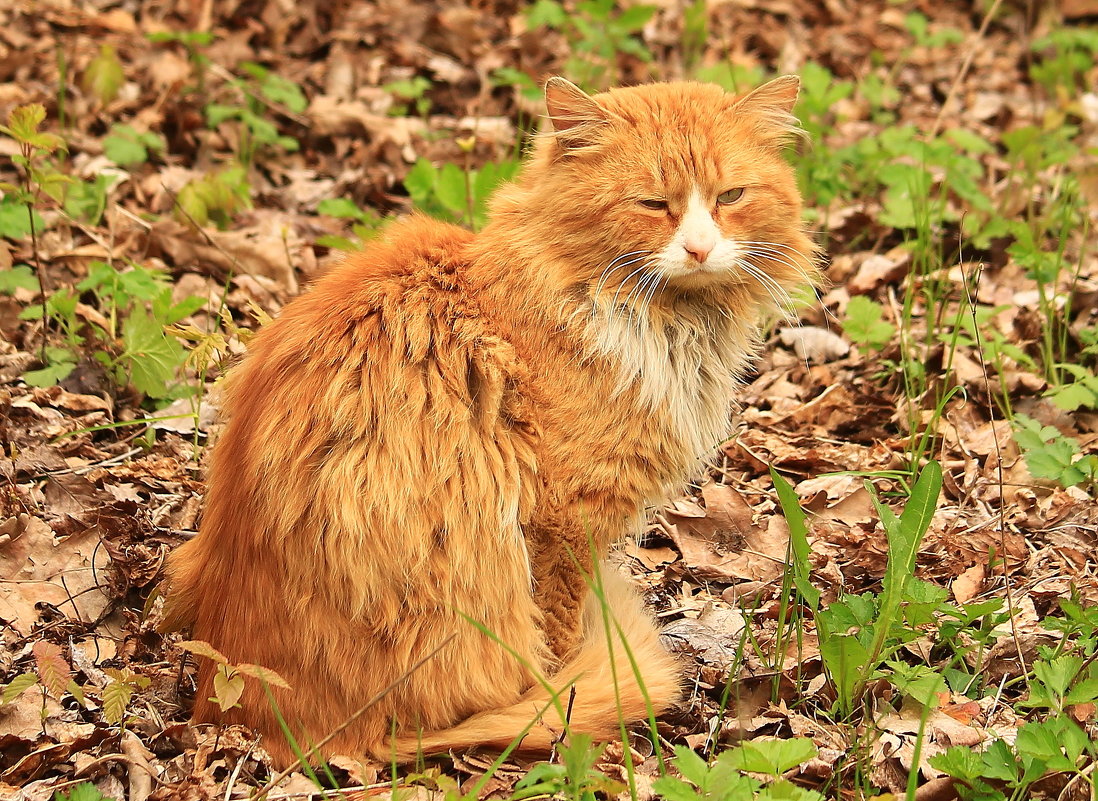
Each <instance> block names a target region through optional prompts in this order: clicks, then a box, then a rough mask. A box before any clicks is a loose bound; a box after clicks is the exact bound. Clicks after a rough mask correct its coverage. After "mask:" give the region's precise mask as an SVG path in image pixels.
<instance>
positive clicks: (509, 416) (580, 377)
mask: <svg viewBox="0 0 1098 801" xmlns="http://www.w3.org/2000/svg"><path fill="white" fill-rule="evenodd" d="M797 90H798V81H797V79H796V78H793V77H785V78H779V79H777V80H775V81H772V82H770V83H768V84H766V85H765V86H763V87H761V88H759V89H757V90H755V91H754V92H751V93H750V94H748V95H746V96H742V97H735V96H731V95H728V94H726V93H725V92H724V91H722V90H721V89H719V88H717V87H715V86H710V85H704V84H695V83H667V84H654V85H649V86H641V87H635V88H629V89H616V90H612V91H610V92H607V93H605V94H599V95H595V96H588V95H586V94H584V93H583V92H582V91H580V90H579V89H578V88H576V87H575V86H573V85H572V84H570V83H568V82H567V81H564V80H561V79H556V78H555V79H552V80H550V81H549V83H548V84H547V86H546V102H547V106H548V111H549V118H550V121H551V124H552V129H553V130H552V132H551V134H549V135H546V136H544V137H541V138H539V140H538V141H537V143H536V145H535V147H534V152H533V155H532V158H531V159H530V161H529V163H528V164H526V166H525V168H524V170H523V172H522V175H521V177H520V178H519V180H518V181H517V182H516V183H515V184H514V185H511V186H507V187H506V188H504V189H502V190H501V191H500V192H499V193H498V195H497V196H496V198H495V199H494V201H493V203H492V206H491V215H490V220H491V221H490V223H489V224H488V225H487V226H486V227H485V228H484V230H483V231H482V232H480V233H479V234H476V235H474V234H472V233H469V232H468V231H465V230H463V229H460V228H457V227H455V226H452V225H446V224H443V223H440V222H436V221H433V220H428V219H424V218H422V217H414V218H412V219H410V220H408V221H405V222H403V223H400V224H398V225H394V226H392V227H391V228H389V229H388V230H387V231H386V236H385V238H384V241H381V242H379V243H377V244H373V245H371V246H370V247H369V248H367V249H366V250H365V251H364V252H362V253H360V254H356V255H353V256H350V257H348V258H347V260H346V261H345V262H344V263H343V264H342V265H341V266H339V267H337V268H335V269H333V270H332V271H330V272H329V273H328V274H326V275H325V276H324V277H322V278H321V279H319V280H318V281H317V282H316V284H315V286H313V287H312V289H310V290H309V291H308V292H306V293H305V294H304V295H302V296H301V297H299V298H297V299H296V300H295V301H293V302H292V303H290V304H288V305H287V306H286V308H285V310H284V311H283V312H282V314H281V316H280V317H279V318H278V319H277V320H276V321H274V322H273V323H271V324H270V325H268V326H266V327H265V328H264V329H263V330H262V331H261V332H260V333H259V335H258V336H257V337H256V338H255V340H254V343H253V345H252V346H251V349H250V353H249V355H248V356H247V358H246V359H245V361H244V363H243V364H242V365H241V366H240V367H239V368H238V369H237V370H236V371H235V374H234V375H232V376H231V378H230V380H229V383H228V388H227V390H226V401H225V411H226V412H227V413H228V415H229V423H228V425H227V427H226V429H225V431H224V433H223V434H222V436H221V439H220V441H219V442H218V443H217V445H216V447H215V448H214V453H213V457H212V462H211V465H210V470H209V484H208V494H207V496H206V510H205V516H204V518H203V521H202V526H201V533H200V534H199V536H198V537H197V538H195V539H194V540H193V541H191V542H189V543H187V544H185V545H183V546H182V547H181V548H179V549H178V550H177V551H176V552H175V554H174V555H173V557H172V559H171V562H170V564H169V579H170V596H169V610H168V624H169V625H175V626H189V627H190V628H191V630H192V633H193V637H194V638H195V639H198V640H204V641H206V642H209V643H211V644H212V645H214V646H215V647H216V648H218V649H219V650H221V651H222V652H223V653H224V654H225V655H226V656H227V657H228V658H229V660H230V661H231V662H234V663H241V662H248V663H255V664H259V665H263V666H266V667H269V668H273V669H274V670H276V671H278V672H279V673H280V674H281V675H282V676H283V677H285V678H286V679H287V680H288V681H289V682H290V684H291V685H292V688H293V689H292V690H290V691H278V690H276V691H275V697H276V699H277V701H278V704H279V705H280V708H281V711H282V713H283V715H284V716H285V718H286V720H287V721H288V723H289V725H290V727H291V728H292V729H293V731H294V732H295V734H296V735H297V736H298V738H299V740H300V741H301V742H302V743H305V744H307V743H316V742H318V741H320V740H321V738H323V737H324V736H325V735H327V734H328V733H330V732H331V731H332V730H333V729H335V728H336V727H337V726H338V725H339V724H341V723H343V722H344V721H345V720H347V719H348V718H349V717H350V716H351V715H352V713H353V712H354V711H355V710H357V709H358V708H359V707H361V706H362V705H363V704H364V703H365V702H366V701H367V700H369V699H370V698H371V697H373V696H374V695H375V694H377V693H378V692H379V691H380V690H381V689H382V688H384V687H386V686H387V685H389V684H390V683H391V682H394V681H396V680H398V679H400V677H401V676H403V675H404V674H406V673H407V672H408V669H409V667H410V666H412V665H413V664H414V663H416V662H417V660H419V659H421V657H423V656H424V655H425V654H427V653H429V652H430V651H431V650H432V649H434V648H436V647H437V646H439V645H440V644H442V643H447V638H451V637H452V639H451V640H450V641H449V642H448V643H447V644H446V645H445V647H444V648H443V649H442V650H441V651H440V652H439V653H438V654H437V655H436V656H435V657H434V658H432V659H429V660H427V661H426V663H425V664H423V665H422V666H421V667H420V668H419V669H418V670H415V671H414V672H412V673H411V674H410V675H407V676H406V678H404V679H403V681H400V682H399V683H398V684H397V686H396V688H395V689H393V690H392V692H390V693H389V694H388V695H386V696H385V697H384V698H382V699H381V700H380V701H379V702H378V703H377V704H375V705H374V706H373V707H371V708H370V709H368V710H367V711H366V713H365V714H363V715H362V716H361V717H359V718H357V719H356V720H355V721H354V723H353V724H352V725H350V726H348V727H346V728H345V729H344V730H343V731H342V732H341V733H340V734H339V735H338V736H337V737H335V738H333V739H332V740H331V742H329V743H328V744H327V745H326V746H325V747H324V748H323V749H322V750H323V751H324V752H325V753H350V754H365V755H369V756H373V757H377V758H379V759H382V760H388V759H389V758H390V757H392V756H393V755H394V754H395V756H396V758H398V759H408V758H410V757H413V756H415V754H416V753H417V752H418V751H422V752H425V753H429V752H433V751H440V750H445V749H449V748H463V747H466V746H472V745H475V744H487V745H490V746H494V747H503V746H505V745H507V744H508V743H509V742H510V741H511V740H512V739H513V738H515V737H516V736H518V735H519V734H520V733H521V732H522V730H523V728H524V727H526V726H527V725H528V724H529V723H530V722H531V721H533V720H534V719H535V717H536V716H537V714H538V712H539V711H540V710H542V709H544V708H546V707H547V705H548V700H549V698H550V695H549V693H548V692H547V691H546V690H545V688H544V687H543V685H542V684H541V683H539V682H538V681H537V675H539V674H540V675H543V676H547V677H548V681H549V683H550V684H551V685H552V686H554V687H555V688H557V689H558V690H560V689H563V688H567V687H568V685H569V684H570V683H572V682H573V681H574V688H575V699H574V707H573V709H572V710H571V715H570V719H569V727H570V730H571V731H580V732H587V733H590V734H592V735H594V736H595V737H596V738H610V737H613V736H615V735H616V734H617V733H618V731H619V720H624V721H626V722H631V721H635V720H638V719H642V718H644V717H645V716H646V714H647V707H646V699H645V694H647V697H648V699H649V700H650V702H651V704H652V707H653V708H654V710H655V711H656V712H659V711H660V710H662V709H665V708H666V707H667V706H668V705H669V704H671V703H673V702H674V701H675V699H676V698H677V696H678V692H679V670H678V668H677V665H676V663H675V661H674V660H673V659H672V658H671V657H670V656H668V655H667V654H666V653H665V652H664V651H663V649H662V648H661V646H660V644H659V642H658V639H657V631H656V629H655V627H654V625H653V623H652V622H651V621H650V620H649V618H648V617H647V615H646V614H645V613H644V611H643V609H642V608H641V604H640V601H639V599H638V598H637V597H636V596H635V595H634V593H633V592H632V590H631V589H630V588H629V587H628V585H627V584H626V582H625V580H624V579H622V578H620V577H618V576H616V574H614V573H613V572H612V571H611V570H609V569H607V570H604V571H603V573H602V578H601V582H602V584H603V593H604V595H605V598H606V600H607V606H608V609H609V614H610V616H611V617H612V618H613V619H614V620H616V622H617V624H618V626H619V627H620V628H619V630H618V632H617V634H616V635H615V637H614V638H612V639H611V644H610V646H608V644H607V637H606V634H605V628H604V620H603V616H602V606H601V605H600V603H598V602H597V601H596V600H594V598H593V596H592V590H591V588H590V582H591V580H592V576H593V575H594V574H595V572H596V571H597V570H598V569H599V568H598V561H599V560H600V559H601V557H602V556H603V555H605V553H606V551H607V548H608V546H609V545H610V543H612V542H613V541H615V540H617V539H619V538H620V537H622V536H623V535H624V534H625V533H626V532H628V531H630V530H631V527H633V526H634V525H635V523H636V522H637V520H638V518H639V515H640V514H641V511H642V509H643V507H644V505H645V504H646V503H648V502H652V501H655V500H658V499H659V498H660V497H661V496H662V495H663V494H664V493H665V492H666V491H667V490H668V488H671V487H674V486H675V485H676V484H679V483H681V482H682V481H684V480H685V478H686V477H687V476H688V475H689V474H690V472H691V471H692V470H693V469H695V468H696V466H697V464H698V459H699V457H702V456H704V455H705V454H706V453H707V452H708V451H709V450H710V449H711V448H712V447H713V446H714V445H715V444H717V443H719V442H720V441H721V440H722V439H723V438H724V436H725V434H726V431H727V426H728V413H729V398H730V394H731V391H732V388H733V384H734V381H735V380H736V376H737V374H738V373H739V372H740V371H741V370H742V369H743V367H744V365H745V362H746V361H747V360H748V359H749V358H750V356H751V355H752V352H753V350H754V348H755V345H756V340H757V325H758V322H759V320H760V318H761V317H762V316H764V315H765V314H767V313H771V312H773V311H775V309H777V308H778V307H781V306H782V305H784V304H785V303H786V302H788V300H789V294H788V293H789V292H790V291H791V290H792V289H793V288H794V287H795V286H798V285H801V284H804V283H806V282H809V283H810V282H812V281H813V280H814V279H815V277H816V274H815V267H814V257H815V251H814V248H813V245H812V243H811V242H810V241H809V239H808V238H807V237H806V235H805V233H804V231H803V229H802V226H801V223H800V219H801V200H800V197H799V195H798V192H797V188H796V183H795V180H794V176H793V174H792V172H791V170H790V168H789V167H788V166H787V164H786V163H785V161H784V160H783V158H782V149H783V146H784V145H785V144H786V142H787V140H788V139H789V137H790V135H791V134H792V133H793V132H794V131H795V128H796V125H795V120H794V118H793V116H792V114H791V110H792V108H793V104H794V102H795V100H796V96H797ZM592 545H593V547H592ZM469 619H472V620H475V621H477V622H478V623H479V624H481V625H482V626H483V627H484V628H486V629H487V630H489V631H491V632H492V633H493V634H494V636H495V637H496V638H498V641H499V642H502V643H505V644H506V646H507V648H504V647H501V645H500V644H499V643H498V642H496V641H495V640H494V639H492V638H490V637H488V636H486V635H485V634H484V633H483V632H482V631H481V630H480V629H479V628H478V627H477V626H474V625H472V624H471V623H470V622H469ZM620 636H624V637H625V639H626V640H627V641H628V644H629V648H630V650H631V653H632V655H633V657H634V659H635V662H636V666H637V667H638V668H639V673H640V681H639V682H638V679H637V677H636V675H635V672H634V670H633V669H632V667H631V665H630V660H629V659H628V657H627V656H626V654H625V648H624V647H623V646H622V644H621V642H620V639H619V637H620ZM203 662H204V664H203V665H202V667H201V670H200V674H199V686H198V695H197V701H196V704H195V709H194V717H195V719H196V720H198V721H216V720H223V721H227V722H239V723H245V724H247V725H249V726H251V727H252V728H254V729H255V730H256V731H258V732H260V733H262V734H263V735H264V741H263V745H264V747H266V749H267V750H268V751H269V752H271V753H272V755H273V756H274V757H275V758H276V760H278V761H281V762H286V761H289V760H290V759H292V755H291V753H290V749H289V747H288V746H287V744H286V743H285V741H284V739H283V736H282V733H281V731H280V729H279V726H278V724H277V722H276V720H275V717H274V715H273V713H272V711H271V708H270V705H269V703H268V701H267V699H266V697H265V695H264V692H263V690H262V689H261V688H260V687H258V686H257V684H258V683H257V682H254V681H250V680H249V681H248V683H247V689H246V690H245V692H244V695H243V697H242V698H241V699H240V707H239V708H238V709H235V710H232V711H230V712H229V713H227V714H225V715H221V714H220V712H219V710H218V708H217V707H216V706H215V705H214V704H212V703H211V702H210V701H209V700H207V699H209V697H210V696H211V695H213V691H212V686H213V676H214V672H215V671H214V665H213V664H212V663H210V662H209V661H208V660H203ZM614 675H616V677H617V688H616V691H615V686H614V684H615V683H614V681H613V680H612V676H614ZM642 686H643V689H642ZM562 696H563V698H564V699H567V697H568V693H567V690H566V689H565V691H564V692H563V693H562ZM562 726H563V722H562V720H561V718H560V714H559V713H558V711H557V710H555V709H554V708H552V707H551V706H550V708H549V709H548V710H547V711H546V712H545V714H544V715H543V716H542V717H541V719H540V720H539V721H538V722H537V723H536V724H535V725H534V726H533V727H532V729H531V730H530V731H529V733H528V734H527V735H526V737H525V739H524V740H523V743H522V747H523V749H526V750H535V751H536V750H539V749H544V750H548V748H549V747H550V746H551V744H552V742H553V741H554V739H556V738H557V736H558V734H559V733H560V731H561V729H562Z"/></svg>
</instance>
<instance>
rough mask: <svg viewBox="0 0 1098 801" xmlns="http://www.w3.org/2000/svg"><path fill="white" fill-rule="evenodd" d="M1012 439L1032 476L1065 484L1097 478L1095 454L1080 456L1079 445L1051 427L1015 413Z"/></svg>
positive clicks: (1079, 482) (1097, 461) (1097, 466)
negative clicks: (1019, 449) (1020, 451)
mask: <svg viewBox="0 0 1098 801" xmlns="http://www.w3.org/2000/svg"><path fill="white" fill-rule="evenodd" d="M1014 441H1015V442H1017V443H1018V447H1019V448H1021V450H1022V456H1024V457H1025V460H1026V466H1027V467H1028V468H1029V472H1030V473H1032V474H1033V477H1034V478H1048V479H1052V480H1053V481H1056V482H1058V483H1060V484H1062V485H1063V486H1065V487H1074V486H1076V485H1078V484H1083V483H1084V482H1085V483H1088V484H1091V485H1093V484H1094V482H1095V481H1096V480H1098V456H1095V455H1094V454H1087V455H1080V453H1079V444H1078V443H1077V442H1075V440H1073V439H1071V438H1070V437H1067V436H1064V435H1063V434H1062V433H1060V431H1059V430H1057V429H1056V428H1053V427H1052V426H1043V425H1041V424H1040V423H1039V422H1037V421H1036V420H1034V419H1032V418H1030V417H1027V416H1026V415H1024V414H1018V415H1015V417H1014Z"/></svg>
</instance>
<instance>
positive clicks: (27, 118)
mask: <svg viewBox="0 0 1098 801" xmlns="http://www.w3.org/2000/svg"><path fill="white" fill-rule="evenodd" d="M45 119H46V107H45V106H43V105H42V104H41V103H28V104H27V105H25V106H16V107H15V108H13V109H12V110H11V111H10V112H9V113H8V125H7V127H5V128H3V131H4V133H6V134H7V135H8V136H10V137H11V138H12V139H14V140H15V141H17V142H27V141H29V140H30V139H31V137H33V136H34V135H35V134H36V133H38V126H39V125H41V124H42V122H43V121H44V120H45Z"/></svg>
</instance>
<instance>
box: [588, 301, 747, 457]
mask: <svg viewBox="0 0 1098 801" xmlns="http://www.w3.org/2000/svg"><path fill="white" fill-rule="evenodd" d="M617 311H618V312H619V313H613V314H611V313H604V312H603V310H601V309H599V310H596V312H595V314H594V315H593V316H592V318H591V320H590V323H589V326H588V331H589V332H590V334H591V338H590V339H591V349H592V350H593V351H594V354H598V355H602V356H605V357H609V358H610V359H612V360H613V361H614V362H615V364H616V365H617V367H618V372H619V380H618V388H617V394H618V395H621V394H622V393H625V392H626V391H627V390H629V389H630V388H635V389H636V397H637V399H638V402H639V403H640V405H641V406H642V407H643V410H644V411H647V412H651V413H654V414H657V415H661V416H665V419H667V420H668V421H669V424H670V428H671V432H670V433H671V434H672V436H673V437H674V438H675V439H676V440H678V444H679V446H680V448H681V454H680V458H682V459H684V460H685V461H686V463H685V464H681V465H678V467H679V468H680V469H681V470H688V469H689V467H690V466H691V465H692V464H693V462H694V461H695V460H697V459H700V458H701V457H703V456H705V455H706V454H707V453H709V452H710V451H711V450H712V449H713V448H714V447H715V446H716V445H717V444H719V443H720V442H721V440H723V439H724V438H725V436H726V435H727V433H728V428H729V425H728V413H729V407H730V403H731V393H732V388H733V386H734V384H735V382H736V378H737V375H738V373H739V371H740V370H741V368H742V367H743V364H744V362H745V360H746V359H747V357H748V356H749V355H750V353H751V351H752V348H753V343H754V333H753V329H752V327H751V326H749V325H746V324H744V323H743V321H736V320H733V319H730V318H729V317H727V316H725V315H724V314H721V313H720V312H718V311H716V310H713V311H712V312H711V313H710V314H709V315H708V316H706V317H703V318H699V317H696V316H691V317H686V316H684V317H682V318H675V319H674V320H673V321H672V322H670V323H667V324H661V323H657V322H655V321H653V320H651V319H649V318H648V317H647V316H646V315H645V316H642V317H639V318H638V317H636V316H633V315H631V314H628V313H625V314H622V313H620V312H621V310H620V309H619V310H617ZM594 354H593V355H594Z"/></svg>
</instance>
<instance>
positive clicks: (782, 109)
mask: <svg viewBox="0 0 1098 801" xmlns="http://www.w3.org/2000/svg"><path fill="white" fill-rule="evenodd" d="M800 92H801V79H800V78H799V77H797V76H796V75H783V76H782V77H780V78H775V79H774V80H772V81H767V82H766V83H764V84H763V85H762V86H760V87H759V88H758V89H755V90H754V91H751V92H748V93H747V94H746V95H744V96H743V97H741V98H740V99H739V100H737V101H736V108H738V109H744V110H746V109H751V110H753V111H764V110H768V111H770V112H771V113H773V112H775V111H776V112H779V113H784V114H792V113H793V107H794V106H795V105H797V95H799V94H800Z"/></svg>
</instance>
